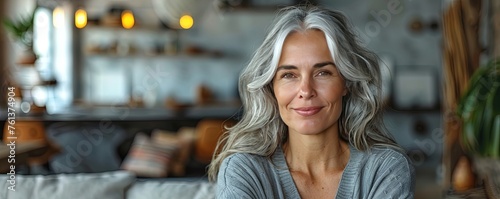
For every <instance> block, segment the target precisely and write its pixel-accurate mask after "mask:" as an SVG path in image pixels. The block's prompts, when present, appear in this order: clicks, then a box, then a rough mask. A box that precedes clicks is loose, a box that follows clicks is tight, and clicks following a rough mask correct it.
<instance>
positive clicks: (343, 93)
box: [342, 86, 347, 96]
mask: <svg viewBox="0 0 500 199" xmlns="http://www.w3.org/2000/svg"><path fill="white" fill-rule="evenodd" d="M345 95H347V86H344V90H343V91H342V96H345Z"/></svg>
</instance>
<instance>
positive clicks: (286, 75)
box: [281, 73, 295, 79]
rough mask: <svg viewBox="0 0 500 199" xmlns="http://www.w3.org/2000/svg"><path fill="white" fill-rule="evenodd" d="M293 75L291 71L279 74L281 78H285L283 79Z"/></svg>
mask: <svg viewBox="0 0 500 199" xmlns="http://www.w3.org/2000/svg"><path fill="white" fill-rule="evenodd" d="M293 77H295V75H293V74H292V73H284V74H282V75H281V78H285V79H288V78H293Z"/></svg>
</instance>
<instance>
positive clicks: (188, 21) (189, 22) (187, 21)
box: [179, 15, 194, 29]
mask: <svg viewBox="0 0 500 199" xmlns="http://www.w3.org/2000/svg"><path fill="white" fill-rule="evenodd" d="M193 24H194V20H193V17H191V15H183V16H182V17H181V18H180V19H179V25H180V26H181V28H183V29H190V28H191V27H193Z"/></svg>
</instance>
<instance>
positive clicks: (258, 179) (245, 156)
mask: <svg viewBox="0 0 500 199" xmlns="http://www.w3.org/2000/svg"><path fill="white" fill-rule="evenodd" d="M349 150H350V156H349V162H348V163H347V165H346V167H345V169H344V171H343V173H342V178H341V180H340V184H339V187H338V190H337V195H336V196H332V197H331V198H332V199H333V198H339V199H340V198H413V195H414V190H415V169H414V167H413V165H412V164H411V161H410V159H409V158H408V156H406V155H405V154H404V153H401V152H399V151H397V150H395V149H392V148H380V147H374V148H372V149H371V150H369V151H359V150H357V149H356V148H354V147H353V146H351V145H350V146H349ZM216 197H217V198H231V199H233V198H253V199H260V198H262V199H264V198H266V199H267V198H286V199H288V198H293V199H295V198H300V194H299V192H298V189H297V187H296V185H295V183H294V181H293V178H292V175H291V173H290V171H289V169H288V165H287V163H286V159H285V155H284V153H283V150H282V149H281V147H278V148H277V150H276V151H275V152H274V154H273V155H272V156H271V157H265V156H259V155H254V154H249V153H235V154H232V155H230V156H229V157H227V158H226V159H224V161H223V162H222V164H221V167H220V169H219V174H218V176H217V188H216Z"/></svg>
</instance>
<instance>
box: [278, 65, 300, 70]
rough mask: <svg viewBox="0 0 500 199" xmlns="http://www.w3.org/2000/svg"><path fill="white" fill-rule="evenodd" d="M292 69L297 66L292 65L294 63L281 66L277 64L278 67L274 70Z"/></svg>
mask: <svg viewBox="0 0 500 199" xmlns="http://www.w3.org/2000/svg"><path fill="white" fill-rule="evenodd" d="M293 69H297V66H294V65H282V66H278V69H277V70H276V71H280V70H293Z"/></svg>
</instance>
